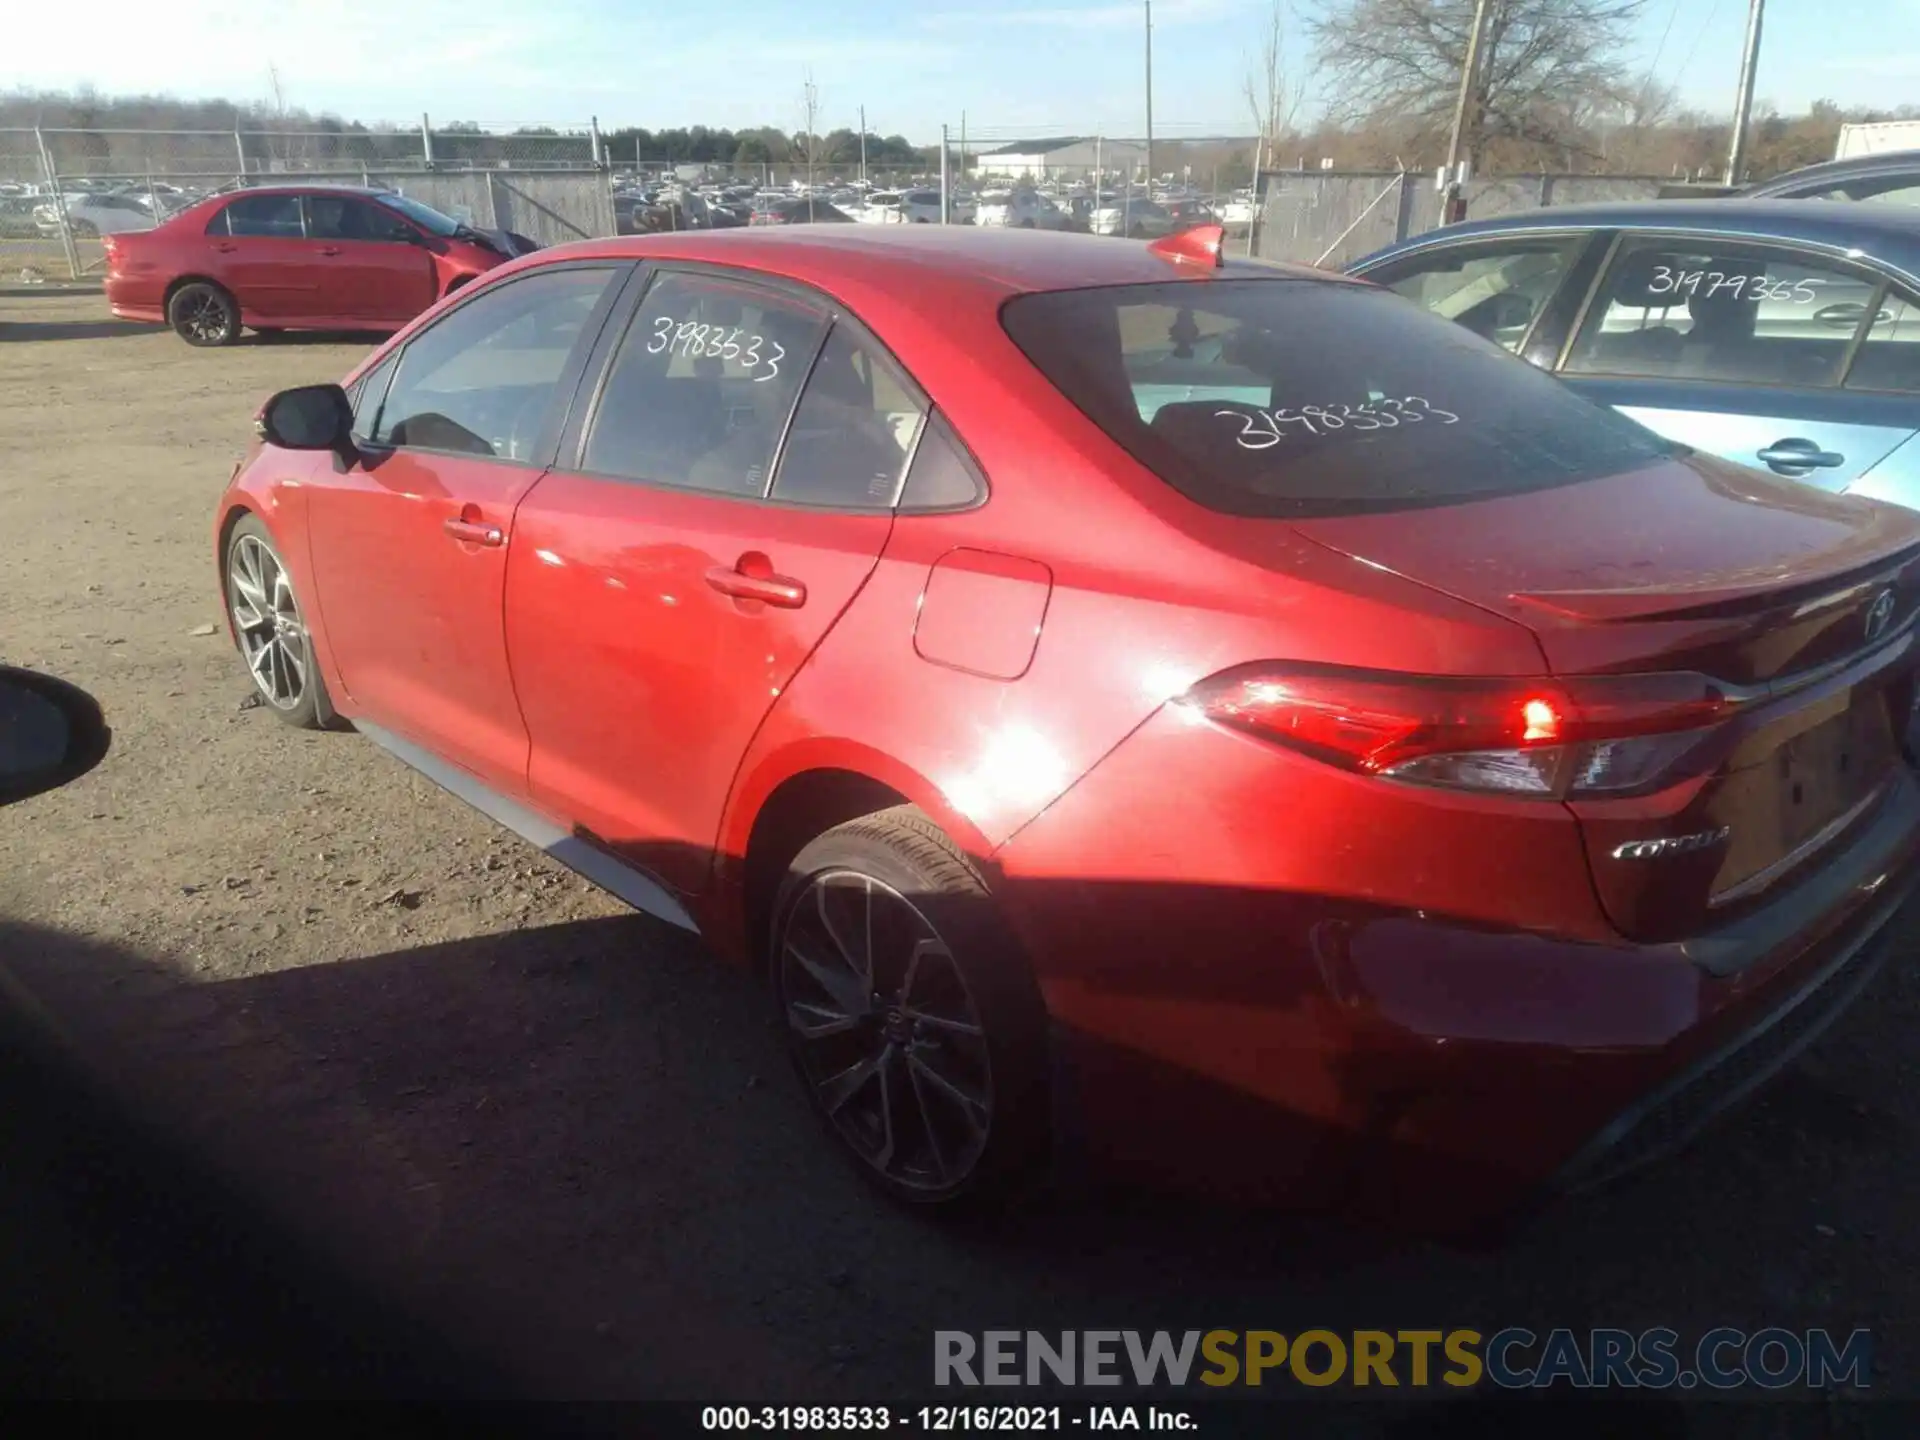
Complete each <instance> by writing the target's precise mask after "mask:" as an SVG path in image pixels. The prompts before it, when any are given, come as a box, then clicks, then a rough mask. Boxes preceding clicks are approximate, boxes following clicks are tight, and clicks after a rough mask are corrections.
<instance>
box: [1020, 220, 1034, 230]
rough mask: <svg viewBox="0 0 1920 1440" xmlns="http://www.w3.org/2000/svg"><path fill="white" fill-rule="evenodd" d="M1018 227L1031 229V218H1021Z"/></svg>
mask: <svg viewBox="0 0 1920 1440" xmlns="http://www.w3.org/2000/svg"><path fill="white" fill-rule="evenodd" d="M1020 228H1021V229H1022V230H1031V229H1033V221H1031V220H1022V221H1021V222H1020Z"/></svg>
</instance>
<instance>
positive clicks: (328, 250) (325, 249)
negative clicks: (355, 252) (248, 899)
mask: <svg viewBox="0 0 1920 1440" xmlns="http://www.w3.org/2000/svg"><path fill="white" fill-rule="evenodd" d="M320 253H321V254H322V255H338V254H339V253H340V247H339V246H338V245H322V246H321V247H320Z"/></svg>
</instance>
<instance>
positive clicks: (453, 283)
mask: <svg viewBox="0 0 1920 1440" xmlns="http://www.w3.org/2000/svg"><path fill="white" fill-rule="evenodd" d="M478 278H479V277H478V276H476V275H456V276H454V277H453V278H452V279H451V280H449V281H448V282H447V288H446V289H445V290H443V291H441V293H440V298H441V299H443V300H444V299H445V298H446V297H447V296H449V295H451V294H453V293H454V291H456V290H459V289H460V288H462V287H463V286H466V285H471V284H472V283H473V282H474V281H475V280H476V279H478Z"/></svg>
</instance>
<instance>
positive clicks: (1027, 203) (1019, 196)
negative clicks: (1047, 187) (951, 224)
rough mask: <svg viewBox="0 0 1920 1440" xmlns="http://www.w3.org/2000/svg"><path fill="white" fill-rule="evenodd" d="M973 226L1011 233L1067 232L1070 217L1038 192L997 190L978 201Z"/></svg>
mask: <svg viewBox="0 0 1920 1440" xmlns="http://www.w3.org/2000/svg"><path fill="white" fill-rule="evenodd" d="M973 223H974V224H976V225H1002V226H1005V227H1007V228H1008V229H1014V230H1066V229H1069V228H1070V227H1071V226H1072V224H1073V217H1072V216H1071V215H1069V214H1068V213H1067V212H1066V211H1064V210H1062V209H1061V208H1060V207H1059V206H1058V205H1056V204H1055V203H1054V202H1053V200H1052V199H1051V198H1049V197H1048V196H1045V195H1042V194H1041V193H1040V192H1039V191H1037V190H1014V191H1012V192H1007V191H998V190H996V191H990V192H989V193H988V194H986V195H985V196H983V197H982V198H981V201H980V208H979V209H978V210H976V211H975V212H974V216H973Z"/></svg>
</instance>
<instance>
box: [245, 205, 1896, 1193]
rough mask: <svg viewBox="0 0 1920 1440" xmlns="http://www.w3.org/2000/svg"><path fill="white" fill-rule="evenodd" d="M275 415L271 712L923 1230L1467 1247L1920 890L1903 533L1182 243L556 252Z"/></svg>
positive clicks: (266, 414) (1373, 315)
mask: <svg viewBox="0 0 1920 1440" xmlns="http://www.w3.org/2000/svg"><path fill="white" fill-rule="evenodd" d="M1794 343H1798V342H1794ZM260 431H261V434H262V436H263V442H262V444H261V445H260V446H259V447H258V448H257V449H256V450H255V451H254V452H253V453H252V454H250V455H249V456H248V457H247V458H246V459H245V461H244V462H243V463H242V464H241V465H240V466H239V467H237V469H236V472H235V475H234V478H233V482H232V485H231V487H230V489H229V490H228V492H227V494H226V495H225V497H224V498H223V500H222V501H221V504H220V510H219V515H218V519H217V524H216V529H215V537H214V538H215V541H216V546H217V550H216V553H217V560H218V570H219V579H220V585H221V587H222V593H223V596H224V601H225V604H226V607H227V610H228V613H229V615H230V617H231V624H232V630H233V635H234V638H235V640H236V642H237V644H238V645H239V648H240V650H241V652H242V654H243V655H244V657H245V659H246V662H247V665H248V667H249V668H250V670H251V673H252V675H253V678H254V681H255V683H256V684H257V685H258V687H259V690H260V693H261V695H262V697H263V698H264V699H265V700H266V702H267V703H268V704H269V705H271V706H272V707H273V708H274V709H275V710H276V711H277V712H278V713H279V714H280V715H281V716H282V717H283V718H285V719H287V720H289V721H291V722H293V723H295V724H299V725H304V726H325V725H328V724H330V723H332V722H334V721H335V719H336V717H338V718H340V719H342V720H344V721H350V722H351V723H352V725H353V726H354V728H356V729H358V730H359V731H360V732H361V733H362V734H363V735H365V736H367V737H368V738H370V739H372V740H373V741H375V742H376V743H377V744H379V745H381V746H383V747H385V748H386V749H387V750H389V751H391V752H392V753H393V754H394V755H396V756H398V757H399V758H400V759H401V760H403V761H405V762H406V763H407V764H409V765H412V766H414V767H415V768H417V769H418V770H420V771H422V772H423V773H425V774H426V775H427V776H429V777H431V778H432V779H433V780H435V781H437V782H438V783H439V784H441V785H442V786H444V787H446V788H447V789H448V790H450V791H452V792H454V793H455V794H457V795H459V796H461V797H463V798H464V799H466V800H468V801H470V802H471V803H473V804H474V805H476V806H478V807H479V808H480V809H482V810H483V811H485V812H486V813H487V814H489V815H491V816H493V817H494V818H495V819H496V820H498V821H500V822H501V823H503V824H505V825H507V826H510V827H512V828H513V829H515V830H517V831H518V832H520V833H521V834H522V835H523V836H526V837H528V838H529V839H530V840H532V842H533V843H535V844H537V845H540V846H542V847H544V848H545V849H546V850H548V851H549V852H550V853H551V854H552V855H554V856H555V857H556V858H557V859H560V860H562V861H564V862H566V863H567V864H569V865H572V866H574V867H575V868H577V869H578V870H580V871H581V872H582V873H584V874H585V875H587V876H588V877H590V878H592V879H593V880H595V881H597V882H599V883H601V884H602V885H604V886H606V887H607V888H608V889H610V890H612V891H614V892H615V893H617V894H619V895H620V896H622V897H624V898H625V899H627V900H629V901H630V902H632V903H633V904H634V905H636V906H639V907H640V908H642V909H644V910H647V911H649V912H651V913H653V914H654V915H656V916H659V917H662V918H663V919H665V920H667V921H669V922H671V923H673V924H675V925H679V926H683V927H686V928H687V929H690V930H696V931H698V932H699V933H701V934H702V935H705V936H707V937H709V939H710V940H711V941H712V943H713V945H714V946H715V948H717V949H718V950H719V951H721V952H722V953H723V954H725V955H728V956H731V957H734V958H736V959H739V960H741V961H743V962H745V963H747V964H750V965H752V966H755V967H757V968H759V969H761V970H763V971H764V973H765V974H766V976H767V977H768V979H769V982H770V985H771V989H772V991H773V994H774V996H775V997H776V1003H777V1006H778V1012H779V1014H780V1016H781V1017H782V1021H783V1024H784V1026H785V1029H786V1034H787V1037H788V1040H789V1042H790V1045H791V1050H792V1054H793V1059H794V1062H795V1065H796V1068H797V1071H798V1074H799V1076H800V1078H801V1082H802V1084H803V1086H804V1089H805V1091H806V1093H807V1095H808V1096H809V1098H810V1099H811V1102H812V1104H813V1106H814V1108H815V1109H816V1110H817V1111H818V1112H819V1115H820V1116H821V1117H822V1119H823V1120H824V1121H825V1125H826V1128H827V1130H828V1132H829V1133H830V1134H831V1135H833V1136H834V1137H837V1142H838V1143H839V1144H840V1145H841V1146H842V1147H844V1149H845V1150H846V1152H847V1153H848V1154H849V1155H850V1156H852V1157H853V1158H854V1159H855V1160H856V1162H857V1163H858V1164H859V1166H861V1167H862V1168H863V1169H864V1170H865V1172H866V1173H867V1174H868V1175H870V1176H871V1177H872V1178H873V1179H875V1180H877V1181H878V1182H879V1183H880V1184H881V1185H882V1186H883V1187H884V1188H885V1189H887V1190H889V1191H890V1192H892V1193H893V1194H895V1195H897V1196H899V1197H902V1198H905V1199H908V1200H913V1201H921V1202H929V1203H932V1202H948V1201H957V1200H961V1199H963V1198H967V1197H982V1196H988V1195H995V1194H999V1193H1002V1192H1004V1191H1005V1190H1006V1189H1007V1188H1008V1187H1014V1186H1017V1185H1018V1184H1019V1183H1020V1182H1021V1181H1022V1180H1023V1179H1025V1178H1026V1177H1028V1176H1030V1175H1031V1174H1033V1173H1034V1172H1035V1171H1036V1170H1037V1169H1038V1168H1040V1167H1042V1165H1043V1162H1045V1161H1046V1160H1047V1159H1048V1158H1049V1157H1055V1158H1057V1157H1060V1156H1063V1155H1064V1156H1066V1157H1068V1158H1069V1161H1070V1168H1078V1167H1077V1164H1073V1163H1072V1162H1073V1157H1076V1156H1077V1157H1080V1159H1082V1160H1085V1161H1092V1162H1098V1163H1100V1164H1102V1165H1104V1166H1106V1167H1110V1168H1113V1169H1117V1170H1119V1171H1120V1172H1121V1173H1123V1174H1128V1175H1132V1176H1137V1177H1146V1178H1153V1179H1160V1180H1173V1179H1179V1180H1184V1181H1186V1182H1189V1183H1199V1184H1204V1185H1206V1186H1209V1187H1210V1188H1212V1189H1213V1190H1214V1191H1216V1192H1223V1191H1224V1192H1230V1193H1232V1194H1234V1195H1236V1196H1245V1197H1249V1198H1253V1197H1274V1196H1287V1197H1290V1198H1292V1199H1294V1200H1298V1201H1303V1202H1309V1203H1320V1204H1333V1205H1340V1206H1344V1207H1347V1208H1350V1209H1355V1210H1362V1211H1371V1212H1373V1213H1375V1214H1380V1215H1386V1216H1391V1217H1396V1218H1398V1219H1401V1220H1405V1221H1418V1222H1422V1223H1434V1224H1439V1225H1453V1224H1462V1225H1464V1224H1469V1223H1479V1222H1483V1221H1486V1220H1488V1219H1491V1218H1493V1217H1495V1216H1497V1215H1499V1214H1502V1213H1505V1211H1506V1209H1507V1207H1509V1206H1511V1205H1512V1204H1513V1203H1514V1202H1515V1201H1516V1200H1518V1199H1521V1198H1523V1197H1524V1198H1528V1199H1531V1198H1532V1197H1535V1196H1537V1195H1539V1194H1541V1193H1543V1191H1550V1190H1552V1189H1554V1188H1564V1187H1572V1186H1579V1185H1583V1184H1586V1183H1589V1182H1592V1181H1595V1180H1597V1179H1600V1178H1603V1177H1605V1176H1607V1175H1609V1174H1612V1173H1615V1172H1617V1171H1619V1170H1620V1169H1623V1168H1626V1167H1628V1166H1631V1165H1634V1164H1637V1163H1638V1162H1640V1161H1642V1160H1645V1159H1647V1158H1649V1157H1651V1156H1653V1155H1655V1154H1658V1153H1661V1152H1663V1151H1665V1150H1667V1149H1669V1148H1671V1147H1672V1146H1674V1145H1675V1144H1677V1143H1678V1142H1680V1141H1681V1140H1683V1139H1685V1138H1686V1137H1687V1136H1688V1135H1690V1134H1691V1133H1692V1132H1693V1131H1694V1130H1695V1129H1697V1128H1698V1126H1699V1125H1700V1124H1701V1123H1702V1122H1704V1121H1705V1120H1706V1119H1707V1118H1708V1117H1709V1116H1710V1115H1711V1114H1713V1113H1714V1112H1716V1111H1717V1110H1719V1109H1721V1108H1722V1107H1723V1106H1725V1105H1726V1104H1728V1103H1729V1102H1731V1101H1732V1100H1734V1099H1736V1098H1737V1097H1739V1096H1740V1095H1742V1094H1743V1093H1745V1092H1746V1091H1748V1090H1749V1089H1751V1088H1752V1087H1753V1086H1754V1085H1755V1084H1757V1083H1758V1082H1759V1081H1760V1080H1762V1079H1763V1078H1765V1077H1766V1076H1767V1075H1769V1074H1771V1073H1772V1072H1773V1071H1774V1070H1775V1069H1777V1068H1778V1067H1779V1066H1780V1065H1782V1064H1784V1063H1785V1061H1786V1060H1787V1059H1788V1058H1789V1057H1791V1056H1792V1055H1793V1054H1794V1053H1795V1051H1796V1050H1797V1049H1798V1048H1799V1047H1800V1046H1802V1045H1804V1044H1805V1043H1806V1042H1807V1041H1808V1040H1809V1039H1810V1038H1811V1037H1812V1036H1813V1035H1814V1033H1815V1032H1817V1031H1818V1030H1819V1029H1820V1027H1821V1026H1822V1025H1823V1024H1824V1023H1825V1022H1827V1021H1828V1020H1829V1019H1831V1018H1832V1017H1833V1016H1834V1015H1835V1014H1836V1013H1838V1011H1839V1010H1840V1009H1841V1008H1842V1007H1843V1005H1844V1004H1845V1002H1846V1001H1847V1000H1849V999H1850V998H1851V997H1852V996H1853V995H1854V994H1856V993H1857V992H1858V991H1859V989H1860V988H1861V986H1862V985H1863V984H1864V983H1865V982H1866V981H1867V979H1868V978H1869V976H1870V975H1871V973H1872V972H1873V970H1874V969H1875V967H1876V966H1877V965H1878V964H1879V963H1880V961H1881V960H1882V958H1883V956H1884V955H1885V953H1886V951H1887V949H1888V947H1889V944H1891V943H1892V941H1891V936H1892V935H1893V933H1894V932H1893V931H1892V929H1890V924H1889V922H1890V921H1891V919H1892V917H1893V915H1894V912H1895V910H1896V909H1897V907H1898V906H1899V905H1900V903H1901V901H1902V900H1903V899H1904V898H1905V897H1906V895H1907V893H1908V891H1909V889H1910V887H1911V886H1912V885H1913V884H1914V882H1915V878H1916V864H1917V863H1920V862H1917V861H1916V846H1917V844H1920V788H1917V787H1916V781H1915V776H1914V773H1913V769H1912V760H1911V757H1910V754H1909V751H1908V749H1907V728H1908V721H1909V717H1910V715H1911V713H1912V711H1913V708H1914V699H1915V667H1916V652H1915V613H1916V610H1915V600H1916V593H1917V592H1916V584H1917V583H1920V516H1915V515H1912V514H1909V513H1907V512H1904V511H1901V510H1896V509H1893V508H1890V507H1883V506H1880V505H1878V504H1876V503H1873V502H1871V501H1863V500H1857V499H1849V498H1845V497H1841V496H1833V495H1827V494H1823V493H1821V492H1819V491H1817V490H1813V489H1810V488H1808V487H1805V486H1801V485H1797V484H1794V483H1791V482H1788V481H1781V480H1774V479H1772V478H1770V477H1768V476H1765V475H1761V474H1757V473H1754V472H1752V471H1748V470H1743V469H1738V468H1735V467H1732V466H1729V465H1726V464H1724V463H1721V462H1718V461H1714V460H1710V459H1707V458H1704V457H1701V456H1697V455H1692V454H1689V453H1686V452H1684V451H1680V450H1677V449H1676V448H1674V447H1673V446H1671V445H1668V444H1667V443H1665V442H1663V441H1661V440H1659V439H1658V438H1656V437H1654V436H1653V435H1651V434H1650V433H1649V432H1647V431H1645V430H1643V429H1641V428H1639V427H1638V426H1636V425H1634V424H1633V423H1631V422H1630V421H1626V420H1623V419H1621V418H1619V417H1617V416H1616V415H1614V414H1612V413H1611V412H1610V411H1607V410H1604V409H1601V408H1599V407H1596V406H1593V405H1590V404H1588V403H1587V402H1585V401H1583V400H1581V399H1579V398H1578V397H1576V396H1575V395H1573V394H1572V393H1571V392H1569V391H1568V390H1567V389H1565V388H1564V387H1563V386H1561V385H1560V384H1559V383H1558V382H1556V381H1554V380H1552V379H1551V378H1549V377H1547V376H1545V375H1543V374H1541V373H1540V372H1538V371H1536V370H1534V369H1533V368H1531V367H1530V366H1528V365H1526V364H1524V363H1522V362H1520V361H1517V360H1515V359H1513V358H1512V357H1510V356H1508V355H1507V354H1505V353H1504V352H1503V351H1501V350H1500V349H1498V348H1497V347H1495V346H1493V345H1491V344H1488V343H1486V342H1484V341H1482V340H1480V339H1478V338H1476V337H1474V336H1472V335H1470V334H1467V333H1466V332H1464V331H1462V330H1461V329H1460V328H1459V327H1458V326H1454V325H1451V324H1449V323H1447V322H1446V321H1444V320H1439V319H1435V318H1434V317H1432V316H1429V315H1427V314H1424V313H1423V312H1421V311H1420V310H1418V309H1417V308H1416V307H1414V306H1411V305H1409V304H1407V303H1405V302H1404V301H1402V300H1400V299H1398V298H1396V297H1395V296H1393V295H1392V294H1390V293H1388V292H1386V291H1383V290H1379V289H1376V288H1374V287H1371V286H1368V285H1366V284H1364V283H1357V282H1353V281H1350V280H1347V279H1344V278H1341V277H1338V276H1335V275H1331V274H1326V273H1322V272H1318V271H1309V270H1303V269H1283V268H1272V267H1267V266H1261V265H1253V264H1247V263H1240V262H1232V261H1226V260H1223V259H1222V258H1221V248H1220V235H1219V232H1218V230H1217V229H1216V230H1200V231H1193V232H1189V233H1188V234H1186V235H1184V236H1180V237H1175V238H1173V239H1169V240H1164V241H1159V242H1156V243H1154V244H1152V245H1144V244H1134V245H1115V244H1114V243H1113V242H1112V241H1110V240H1099V239H1092V238H1087V237H1080V236H1072V235H1057V234H1052V233H1047V232H1030V231H1020V230H1007V231H1000V230H988V231H979V230H972V229H960V228H941V227H933V226H928V227H919V226H903V227H898V228H894V229H879V230H875V229H869V228H867V227H855V226H796V227H793V228H792V229H791V230H785V229H782V230H770V231H762V230H735V231H727V232H720V233H699V232H696V233H690V234H683V235H672V236H653V237H645V238H636V239H625V240H607V241H595V242H590V243H583V244H580V245H573V246H568V247H565V248H563V249H557V250H552V251H547V252H544V253H542V254H541V255H539V256H536V257H531V258H530V259H527V260H521V261H516V262H514V263H512V264H510V265H507V266H503V267H501V268H500V269H499V270H497V271H495V272H494V273H492V274H490V275H488V276H487V277H485V278H484V280H482V281H481V282H479V283H476V284H474V285H472V286H470V287H469V288H468V289H467V290H465V291H463V292H462V293H461V294H459V295H457V296H455V297H453V298H452V299H451V300H449V301H447V302H444V303H443V304H441V305H440V306H439V307H437V308H436V309H435V310H434V311H433V312H432V313H430V314H429V315H427V316H425V317H423V318H422V319H421V320H420V321H419V322H418V323H416V324H415V325H413V326H412V327H410V328H409V329H408V330H407V331H405V332H404V333H403V334H401V335H400V336H398V337H397V338H396V339H394V340H393V341H392V342H391V343H389V344H388V345H387V346H386V347H385V348H383V349H382V350H380V351H378V352H376V353H375V354H374V355H373V356H372V357H371V358H370V359H368V360H367V361H366V362H365V363H364V364H363V365H361V366H360V367H359V368H358V369H357V370H356V371H355V372H354V373H353V374H352V375H350V376H348V377H347V379H346V381H345V384H344V388H342V387H339V386H331V385H328V386H318V387H312V388H307V389H301V390H292V391H286V392H283V393H282V394H280V395H278V396H276V397H274V398H273V399H272V400H270V401H269V402H268V403H267V404H266V406H265V408H264V409H263V411H262V413H261V417H260ZM636 963H639V961H638V959H637V958H636Z"/></svg>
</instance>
